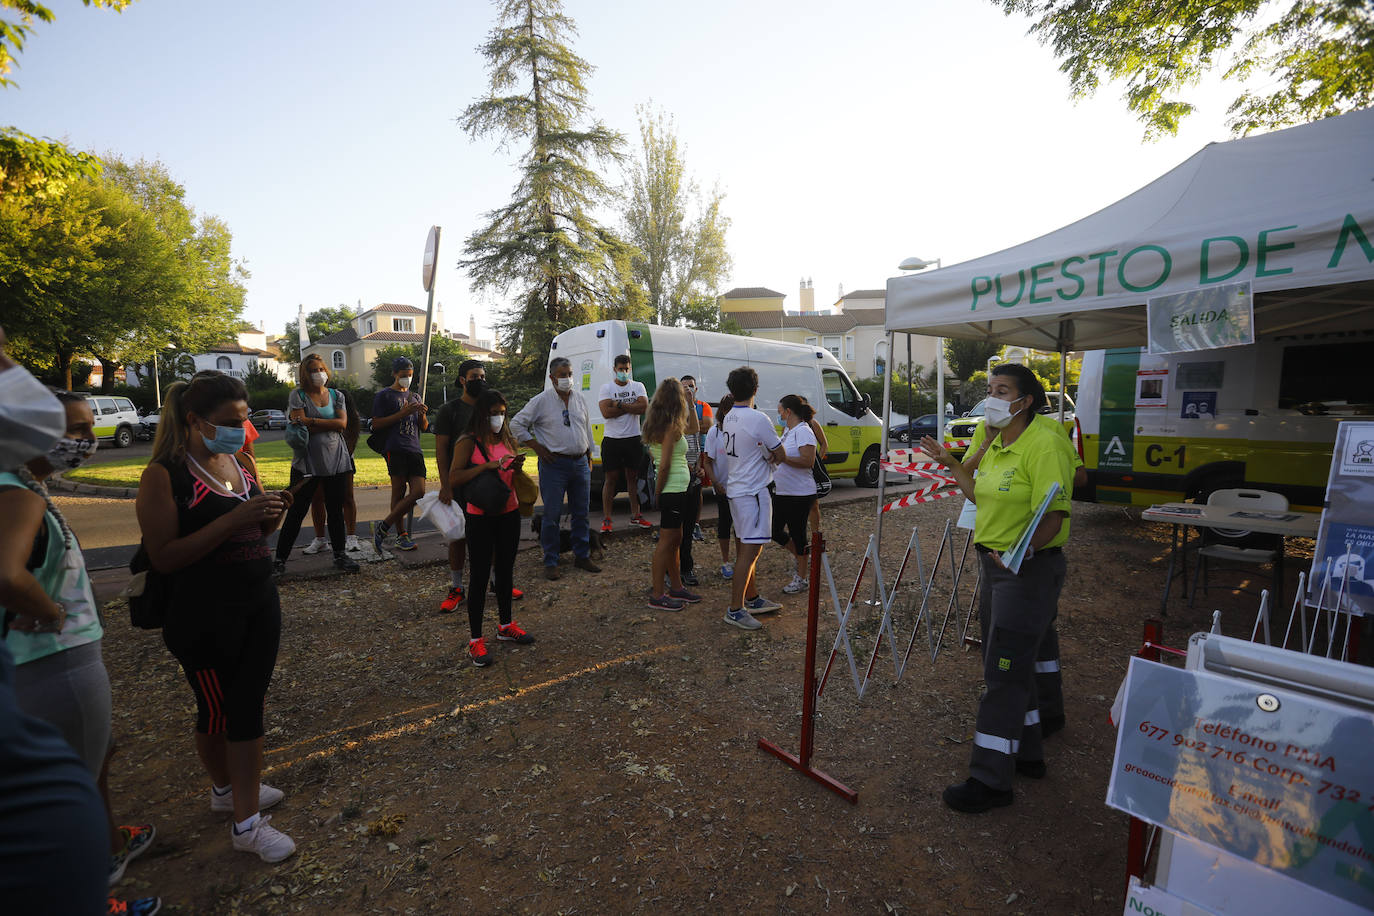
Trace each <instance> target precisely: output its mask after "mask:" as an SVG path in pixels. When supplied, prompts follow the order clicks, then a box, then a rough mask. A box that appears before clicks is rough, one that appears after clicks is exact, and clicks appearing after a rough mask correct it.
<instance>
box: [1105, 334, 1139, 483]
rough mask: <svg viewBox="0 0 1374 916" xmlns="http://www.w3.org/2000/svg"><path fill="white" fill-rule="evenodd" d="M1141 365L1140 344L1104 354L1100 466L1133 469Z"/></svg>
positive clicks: (1108, 469)
mask: <svg viewBox="0 0 1374 916" xmlns="http://www.w3.org/2000/svg"><path fill="white" fill-rule="evenodd" d="M1139 369H1140V348H1139V347H1131V348H1129V349H1119V350H1108V351H1107V352H1106V354H1104V358H1103V364H1102V406H1101V413H1100V415H1099V416H1100V429H1101V435H1100V436H1099V437H1098V441H1097V467H1098V470H1101V471H1115V472H1123V471H1124V472H1126V473H1130V471H1131V470H1132V464H1131V462H1132V456H1133V455H1134V454H1135V380H1136V372H1137V371H1138V370H1139ZM1105 495H1106V494H1105V493H1104V494H1103V497H1105ZM1099 498H1102V497H1099ZM1104 501H1107V502H1109V501H1111V500H1109V499H1104Z"/></svg>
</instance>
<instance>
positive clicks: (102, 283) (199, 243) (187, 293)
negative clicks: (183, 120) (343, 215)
mask: <svg viewBox="0 0 1374 916" xmlns="http://www.w3.org/2000/svg"><path fill="white" fill-rule="evenodd" d="M184 194H185V192H184V189H183V188H182V187H181V185H179V184H177V183H176V182H175V181H174V180H172V179H171V177H170V175H168V173H167V171H166V169H165V168H164V167H163V166H162V165H161V164H160V163H152V164H149V163H146V162H138V163H134V164H127V163H124V162H122V161H120V160H119V159H117V158H109V159H108V160H107V162H106V167H105V169H104V171H103V173H102V174H101V175H100V176H99V177H97V178H86V179H82V180H79V181H75V182H72V183H70V184H69V185H68V186H67V187H66V188H65V189H64V190H63V191H62V193H61V194H59V195H56V196H50V197H45V198H43V199H37V198H33V199H30V200H28V201H11V200H9V199H6V200H4V201H0V299H2V300H3V301H5V302H6V305H7V309H6V315H5V321H6V329H7V332H8V333H10V335H11V337H12V338H13V339H14V340H15V341H17V343H18V347H19V351H20V352H22V353H23V358H25V359H26V361H29V362H31V363H33V364H34V365H35V366H36V367H37V368H39V369H40V370H43V371H49V372H52V373H54V374H55V375H56V376H57V377H58V378H60V379H62V380H63V383H64V384H66V385H70V384H71V382H70V371H71V361H72V358H73V356H74V355H76V354H78V353H89V354H92V355H94V356H95V357H97V358H98V359H99V360H100V361H101V363H102V365H103V366H104V369H105V379H106V383H107V384H113V379H114V374H115V373H114V370H115V369H116V368H117V367H118V366H120V365H122V364H124V363H125V362H127V361H138V362H144V361H146V360H147V358H148V355H149V354H151V353H152V352H153V351H154V350H158V351H159V352H161V350H162V349H163V348H165V347H166V346H167V344H168V343H172V344H175V345H177V346H179V347H182V348H185V349H190V350H197V351H198V350H203V349H204V348H206V347H208V346H210V345H212V344H214V343H215V342H217V341H219V340H224V339H226V338H229V337H232V336H233V332H234V328H235V326H236V324H237V319H238V314H239V312H240V311H241V310H242V306H243V295H244V289H243V284H242V282H241V281H242V279H243V278H244V277H246V276H247V272H246V271H244V270H243V269H242V268H241V266H240V265H238V264H237V263H235V262H234V261H233V259H232V257H231V255H230V244H231V235H230V233H229V229H228V227H227V226H226V225H225V224H224V223H223V222H222V221H221V220H219V219H217V218H215V217H209V216H207V217H200V218H197V217H196V215H195V211H194V210H192V209H191V208H190V207H189V206H187V205H186V203H185V201H184Z"/></svg>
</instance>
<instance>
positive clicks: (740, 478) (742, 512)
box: [718, 366, 786, 630]
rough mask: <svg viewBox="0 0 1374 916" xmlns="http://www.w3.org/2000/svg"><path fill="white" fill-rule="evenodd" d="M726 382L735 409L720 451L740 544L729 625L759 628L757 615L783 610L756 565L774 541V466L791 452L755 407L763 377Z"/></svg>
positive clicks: (748, 372)
mask: <svg viewBox="0 0 1374 916" xmlns="http://www.w3.org/2000/svg"><path fill="white" fill-rule="evenodd" d="M725 384H726V386H727V387H728V388H729V389H730V394H731V396H732V397H734V399H735V406H734V407H733V408H731V410H730V412H729V413H728V414H726V416H725V422H724V424H723V425H722V426H721V440H722V441H721V443H720V445H719V448H718V451H720V453H721V455H722V456H723V460H724V461H725V464H726V467H727V473H728V474H729V477H730V483H729V489H728V492H729V494H730V516H731V519H732V520H733V522H734V525H735V536H736V537H737V538H738V539H739V545H740V546H739V557H738V558H737V561H736V563H735V575H734V577H733V578H732V579H731V580H730V606H729V607H728V608H727V609H726V611H725V622H726V623H728V624H731V625H732V626H737V627H739V628H740V629H743V630H757V629H758V628H759V627H760V626H762V624H760V623H759V622H758V621H757V620H755V619H754V617H753V614H766V613H770V612H772V611H777V610H780V609H781V608H782V605H780V604H778V603H777V602H776V601H769V600H768V599H767V598H765V597H763V596H762V595H760V594H759V589H758V585H757V584H755V582H754V567H755V566H756V565H757V564H758V560H759V552H760V551H761V550H762V549H763V545H764V544H767V543H768V542H769V541H770V540H772V537H773V504H772V499H771V498H770V497H769V494H768V484H769V483H770V482H771V481H772V479H773V465H774V464H776V463H778V462H779V461H781V460H782V459H783V456H784V455H785V454H786V453H785V452H784V451H783V447H782V440H781V439H779V438H778V433H777V430H775V429H774V428H773V421H772V420H771V419H770V418H769V417H768V415H767V414H764V413H762V412H761V411H758V410H755V409H754V395H756V394H758V390H759V374H758V373H757V372H755V371H754V370H753V369H751V368H749V367H748V366H740V367H739V368H738V369H733V370H731V372H730V375H729V376H728V377H727V378H726V381H725ZM751 611H752V612H753V614H751V613H750V612H751Z"/></svg>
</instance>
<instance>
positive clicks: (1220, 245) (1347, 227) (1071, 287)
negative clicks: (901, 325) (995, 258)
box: [968, 213, 1374, 311]
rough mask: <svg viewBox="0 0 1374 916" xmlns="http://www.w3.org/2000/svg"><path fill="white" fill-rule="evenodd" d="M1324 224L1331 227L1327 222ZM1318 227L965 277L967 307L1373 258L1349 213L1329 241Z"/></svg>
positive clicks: (1198, 282) (1044, 301)
mask: <svg viewBox="0 0 1374 916" xmlns="http://www.w3.org/2000/svg"><path fill="white" fill-rule="evenodd" d="M1326 226H1327V227H1329V226H1330V224H1329V223H1328V224H1326ZM1329 232H1330V229H1329V228H1325V231H1324V232H1315V231H1314V232H1308V231H1305V230H1304V227H1302V226H1299V225H1291V226H1274V227H1272V228H1268V229H1261V230H1259V231H1258V232H1257V233H1256V234H1255V237H1254V238H1253V239H1247V238H1245V237H1242V236H1239V235H1229V234H1227V235H1215V236H1210V237H1208V238H1204V239H1202V240H1200V241H1199V242H1195V243H1192V244H1187V245H1183V246H1180V245H1178V244H1174V247H1173V248H1172V249H1171V248H1170V246H1169V244H1154V243H1148V244H1143V245H1137V246H1135V247H1134V248H1132V249H1130V250H1129V251H1126V252H1125V253H1122V252H1121V251H1119V250H1117V249H1109V250H1105V251H1097V252H1091V253H1089V252H1084V253H1082V254H1075V255H1071V256H1069V257H1065V258H1060V259H1057V260H1052V261H1043V262H1041V263H1039V264H1030V265H1027V266H1025V267H1023V268H1020V269H1018V270H1017V271H1016V272H1015V273H1014V274H1013V273H1011V272H1010V271H1008V272H1006V273H1001V274H993V275H990V276H974V277H972V278H970V280H969V300H968V302H969V311H978V310H979V309H987V308H991V307H993V306H996V307H999V308H1004V309H1010V308H1015V307H1017V306H1020V305H1048V304H1050V303H1053V302H1054V301H1055V300H1060V301H1063V302H1072V301H1074V300H1075V299H1078V298H1080V297H1083V296H1086V297H1089V298H1092V297H1100V296H1105V295H1114V294H1117V293H1121V292H1129V293H1149V292H1153V291H1154V290H1157V289H1159V288H1160V287H1162V286H1164V285H1165V284H1166V283H1171V282H1172V284H1173V287H1174V288H1175V289H1177V288H1179V287H1180V286H1197V287H1204V286H1211V285H1213V284H1218V283H1225V282H1227V281H1228V280H1236V279H1263V278H1266V277H1277V276H1281V275H1283V274H1290V273H1293V266H1292V265H1291V264H1290V263H1286V261H1287V259H1289V258H1295V257H1301V258H1303V259H1304V260H1307V259H1308V258H1311V257H1313V256H1314V255H1316V254H1320V255H1322V256H1324V257H1325V258H1326V262H1325V266H1326V269H1327V270H1335V269H1336V268H1337V267H1340V266H1341V264H1342V261H1343V260H1344V259H1346V258H1359V257H1361V256H1363V257H1364V259H1365V261H1366V262H1371V263H1374V243H1372V242H1371V241H1370V236H1371V235H1372V234H1374V233H1372V232H1371V231H1370V230H1368V229H1366V228H1365V227H1363V226H1361V225H1360V222H1359V220H1357V219H1356V218H1355V216H1354V214H1351V213H1347V214H1345V218H1344V220H1342V222H1341V227H1340V230H1339V231H1338V232H1337V233H1336V237H1335V239H1334V240H1332V239H1331V236H1330V235H1329V234H1328V233H1329Z"/></svg>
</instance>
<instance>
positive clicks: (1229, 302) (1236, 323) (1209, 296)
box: [1145, 281, 1255, 355]
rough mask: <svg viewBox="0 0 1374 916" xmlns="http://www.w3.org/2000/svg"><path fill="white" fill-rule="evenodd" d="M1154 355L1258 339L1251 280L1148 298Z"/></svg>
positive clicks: (1236, 344)
mask: <svg viewBox="0 0 1374 916" xmlns="http://www.w3.org/2000/svg"><path fill="white" fill-rule="evenodd" d="M1145 312H1146V324H1147V325H1148V329H1149V341H1150V352H1151V353H1152V354H1156V355H1158V354H1162V353H1182V352H1185V351H1188V350H1214V349H1216V348H1218V347H1238V346H1241V345H1243V344H1252V343H1254V342H1255V305H1254V298H1253V297H1252V296H1251V294H1250V283H1249V281H1246V282H1244V283H1227V284H1224V285H1220V286H1204V287H1202V288H1201V289H1193V290H1189V291H1188V292H1185V293H1174V294H1172V295H1168V296H1156V297H1155V298H1153V299H1148V300H1146V303H1145Z"/></svg>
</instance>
